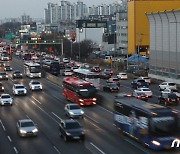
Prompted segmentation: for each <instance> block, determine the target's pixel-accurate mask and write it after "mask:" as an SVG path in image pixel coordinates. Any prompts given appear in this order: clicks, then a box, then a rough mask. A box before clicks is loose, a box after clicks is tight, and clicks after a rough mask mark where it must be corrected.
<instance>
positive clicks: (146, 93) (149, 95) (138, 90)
mask: <svg viewBox="0 0 180 154" xmlns="http://www.w3.org/2000/svg"><path fill="white" fill-rule="evenodd" d="M136 93H144V94H145V95H146V96H148V97H152V91H151V90H150V89H149V88H137V89H135V90H134V92H133V94H136Z"/></svg>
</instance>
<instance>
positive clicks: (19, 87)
mask: <svg viewBox="0 0 180 154" xmlns="http://www.w3.org/2000/svg"><path fill="white" fill-rule="evenodd" d="M16 89H24V86H16Z"/></svg>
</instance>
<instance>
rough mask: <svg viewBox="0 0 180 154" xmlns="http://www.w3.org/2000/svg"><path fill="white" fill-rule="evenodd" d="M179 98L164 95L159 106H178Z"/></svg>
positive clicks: (160, 98)
mask: <svg viewBox="0 0 180 154" xmlns="http://www.w3.org/2000/svg"><path fill="white" fill-rule="evenodd" d="M178 103H179V97H178V96H177V95H176V94H174V93H162V94H161V96H160V97H159V104H164V105H165V106H167V105H178Z"/></svg>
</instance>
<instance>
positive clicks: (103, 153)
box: [90, 142, 105, 154]
mask: <svg viewBox="0 0 180 154" xmlns="http://www.w3.org/2000/svg"><path fill="white" fill-rule="evenodd" d="M90 144H91V145H92V146H93V147H95V148H96V149H97V150H98V151H99V152H100V153H102V154H105V152H103V151H102V150H101V149H99V148H98V147H97V146H96V145H94V144H93V143H92V142H90Z"/></svg>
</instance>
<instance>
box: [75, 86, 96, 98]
mask: <svg viewBox="0 0 180 154" xmlns="http://www.w3.org/2000/svg"><path fill="white" fill-rule="evenodd" d="M96 92H97V90H96V88H95V87H94V86H92V85H84V86H82V87H80V88H79V90H78V94H79V95H80V96H82V97H83V98H91V97H94V96H95V94H96Z"/></svg>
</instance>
